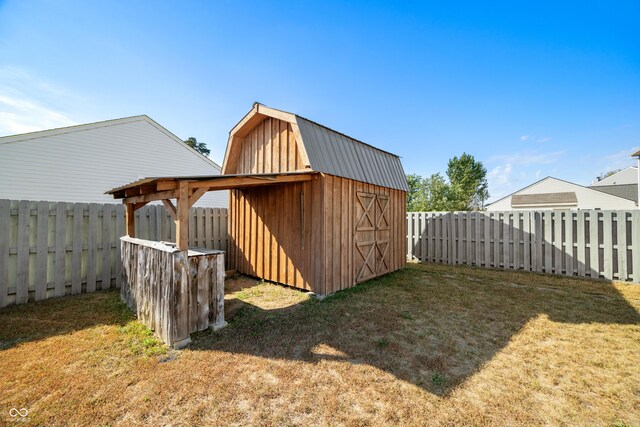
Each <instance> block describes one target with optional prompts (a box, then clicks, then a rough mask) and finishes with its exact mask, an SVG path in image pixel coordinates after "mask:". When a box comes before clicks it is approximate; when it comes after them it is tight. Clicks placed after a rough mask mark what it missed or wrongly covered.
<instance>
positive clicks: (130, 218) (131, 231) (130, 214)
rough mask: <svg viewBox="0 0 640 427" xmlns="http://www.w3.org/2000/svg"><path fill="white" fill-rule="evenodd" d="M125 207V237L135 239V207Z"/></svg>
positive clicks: (128, 205)
mask: <svg viewBox="0 0 640 427" xmlns="http://www.w3.org/2000/svg"><path fill="white" fill-rule="evenodd" d="M126 207H127V211H126V219H125V225H126V231H127V236H129V237H136V217H135V211H136V209H135V206H134V205H133V204H131V203H129V204H127V205H126Z"/></svg>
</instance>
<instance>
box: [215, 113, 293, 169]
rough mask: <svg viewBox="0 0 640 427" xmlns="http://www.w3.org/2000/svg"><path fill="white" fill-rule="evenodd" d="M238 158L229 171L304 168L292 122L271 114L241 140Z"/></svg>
mask: <svg viewBox="0 0 640 427" xmlns="http://www.w3.org/2000/svg"><path fill="white" fill-rule="evenodd" d="M236 155H237V162H236V163H235V165H236V167H235V168H234V170H233V171H228V172H227V173H233V174H240V173H274V172H291V171H295V170H300V169H304V167H303V165H302V160H301V158H300V152H299V151H298V147H297V145H296V139H295V135H294V132H293V129H292V127H291V124H290V123H287V122H285V121H282V120H278V119H273V118H270V117H269V118H267V119H265V120H264V121H262V122H261V123H260V124H259V125H257V126H256V127H255V128H254V129H253V130H252V131H251V132H249V134H248V135H247V136H246V137H245V138H244V141H241V144H240V146H239V147H238V148H237V154H236Z"/></svg>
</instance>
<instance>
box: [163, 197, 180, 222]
mask: <svg viewBox="0 0 640 427" xmlns="http://www.w3.org/2000/svg"><path fill="white" fill-rule="evenodd" d="M162 204H163V205H164V207H165V208H167V212H169V216H170V217H171V219H172V220H174V221H177V219H178V214H177V213H176V207H175V206H174V205H173V203H171V200H169V199H162Z"/></svg>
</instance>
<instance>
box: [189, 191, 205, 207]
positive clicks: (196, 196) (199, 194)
mask: <svg viewBox="0 0 640 427" xmlns="http://www.w3.org/2000/svg"><path fill="white" fill-rule="evenodd" d="M207 191H209V189H208V188H207V187H200V188H196V189H195V190H194V192H193V193H192V194H191V195H190V196H189V209H191V207H192V206H193V205H194V204H195V203H196V202H197V201H198V199H199V198H200V197H202V196H203V195H204V193H206V192H207Z"/></svg>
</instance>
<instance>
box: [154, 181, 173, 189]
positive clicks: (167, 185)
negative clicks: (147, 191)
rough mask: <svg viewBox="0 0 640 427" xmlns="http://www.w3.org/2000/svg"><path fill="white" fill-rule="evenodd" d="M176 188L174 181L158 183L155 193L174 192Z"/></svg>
mask: <svg viewBox="0 0 640 427" xmlns="http://www.w3.org/2000/svg"><path fill="white" fill-rule="evenodd" d="M176 188H178V183H177V182H176V181H160V182H158V183H157V184H156V191H165V190H175V189H176Z"/></svg>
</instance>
